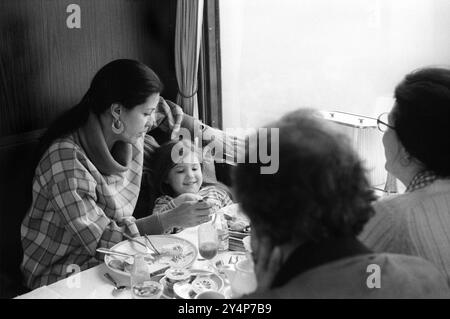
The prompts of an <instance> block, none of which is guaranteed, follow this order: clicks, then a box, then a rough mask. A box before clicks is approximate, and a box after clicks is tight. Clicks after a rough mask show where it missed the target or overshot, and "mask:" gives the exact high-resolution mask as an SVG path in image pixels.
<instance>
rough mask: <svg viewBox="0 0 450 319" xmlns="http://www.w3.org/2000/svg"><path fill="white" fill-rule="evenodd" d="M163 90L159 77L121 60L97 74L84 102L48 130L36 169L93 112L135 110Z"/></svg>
mask: <svg viewBox="0 0 450 319" xmlns="http://www.w3.org/2000/svg"><path fill="white" fill-rule="evenodd" d="M162 90H163V84H162V82H161V81H160V79H159V78H158V76H157V75H156V73H155V72H153V71H152V70H151V69H150V68H149V67H148V66H146V65H145V64H143V63H141V62H139V61H135V60H128V59H119V60H115V61H112V62H110V63H108V64H106V65H105V66H103V67H102V68H101V69H100V70H99V71H98V72H97V74H95V76H94V78H93V79H92V82H91V85H90V87H89V89H88V91H87V92H86V94H85V95H84V96H83V98H82V99H81V101H80V102H79V103H78V104H77V105H75V106H74V107H72V108H71V109H69V110H68V111H67V112H65V113H63V114H62V115H61V116H60V117H58V118H57V119H56V120H55V121H54V122H53V123H52V124H51V125H50V127H49V128H48V129H47V131H46V132H45V134H44V135H43V137H42V138H41V140H40V143H39V146H38V151H37V153H36V156H37V157H36V159H35V163H34V166H36V165H37V164H38V162H39V160H40V158H41V156H42V155H43V154H44V152H45V151H46V150H47V149H48V148H49V147H50V145H51V143H52V142H53V141H54V140H56V139H57V138H59V137H63V136H66V135H68V134H70V133H72V132H74V131H75V130H77V129H78V128H80V127H81V126H82V125H83V124H84V123H85V122H86V121H87V119H88V117H89V113H90V112H92V113H94V114H96V115H99V114H102V113H104V112H106V111H107V110H108V109H109V108H110V106H111V104H113V103H120V104H121V105H122V106H123V107H125V108H127V109H133V108H134V107H135V106H136V105H139V104H142V103H144V102H145V101H146V100H147V98H148V97H149V96H150V95H152V94H156V93H161V91H162Z"/></svg>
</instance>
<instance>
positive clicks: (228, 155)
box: [171, 127, 280, 174]
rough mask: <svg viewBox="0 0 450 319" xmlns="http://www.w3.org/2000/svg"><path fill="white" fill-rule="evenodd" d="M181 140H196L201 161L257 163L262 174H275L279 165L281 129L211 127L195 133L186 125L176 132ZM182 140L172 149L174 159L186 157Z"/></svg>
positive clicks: (174, 160)
mask: <svg viewBox="0 0 450 319" xmlns="http://www.w3.org/2000/svg"><path fill="white" fill-rule="evenodd" d="M177 135H178V137H179V139H180V140H188V141H194V144H195V146H196V147H197V149H198V150H199V151H200V152H199V153H198V154H197V155H199V157H200V158H199V161H200V162H203V161H206V162H208V161H210V160H211V159H213V158H214V159H215V160H216V161H217V160H219V161H220V160H223V161H225V162H227V163H230V164H241V163H254V164H256V163H258V164H259V165H260V166H261V167H260V172H261V174H275V173H277V172H278V168H279V165H280V158H279V146H280V145H279V144H280V143H279V142H280V138H279V137H280V134H279V129H278V128H258V129H254V128H227V129H225V130H224V131H221V130H216V129H213V128H210V127H207V129H204V130H201V129H194V136H193V137H192V136H191V135H192V134H191V131H190V130H188V129H186V128H180V131H179V133H178V134H177ZM184 148H185V146H184V145H183V143H179V144H177V145H176V146H175V147H174V148H173V149H172V153H171V156H172V161H173V162H174V163H177V162H179V161H180V160H181V158H182V157H184V156H185V154H186V153H185V152H184V151H183V149H184Z"/></svg>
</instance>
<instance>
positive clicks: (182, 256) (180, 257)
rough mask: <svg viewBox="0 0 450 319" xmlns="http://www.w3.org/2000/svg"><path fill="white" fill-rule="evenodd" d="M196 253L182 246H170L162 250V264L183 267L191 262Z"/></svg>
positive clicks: (160, 257) (160, 258)
mask: <svg viewBox="0 0 450 319" xmlns="http://www.w3.org/2000/svg"><path fill="white" fill-rule="evenodd" d="M193 254H194V252H193V251H192V250H190V249H188V247H185V246H183V245H181V244H168V245H164V246H163V247H161V249H160V256H159V261H160V262H167V263H169V264H173V265H181V264H184V263H189V262H190V261H191V258H192V255H193Z"/></svg>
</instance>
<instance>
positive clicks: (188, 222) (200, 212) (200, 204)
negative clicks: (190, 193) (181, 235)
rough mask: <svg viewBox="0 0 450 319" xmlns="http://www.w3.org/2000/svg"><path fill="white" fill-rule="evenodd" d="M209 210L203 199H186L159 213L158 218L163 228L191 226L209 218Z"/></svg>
mask: <svg viewBox="0 0 450 319" xmlns="http://www.w3.org/2000/svg"><path fill="white" fill-rule="evenodd" d="M210 210H211V205H209V204H208V203H207V202H205V201H187V202H184V203H181V204H180V206H178V207H175V208H174V209H171V210H169V211H166V212H164V213H161V215H160V220H161V223H162V226H163V228H164V229H170V228H173V227H178V228H186V227H193V226H197V225H199V224H203V223H205V222H207V221H209V220H211V216H210V213H211V211H210Z"/></svg>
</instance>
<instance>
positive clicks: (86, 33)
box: [0, 0, 177, 295]
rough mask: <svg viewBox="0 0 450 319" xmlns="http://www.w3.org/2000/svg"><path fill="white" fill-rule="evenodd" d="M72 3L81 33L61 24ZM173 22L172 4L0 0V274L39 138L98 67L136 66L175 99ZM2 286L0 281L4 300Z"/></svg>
mask: <svg viewBox="0 0 450 319" xmlns="http://www.w3.org/2000/svg"><path fill="white" fill-rule="evenodd" d="M72 3H75V4H78V5H79V6H80V8H81V28H80V29H69V28H68V27H67V25H66V20H67V17H68V16H69V15H70V13H67V12H66V8H67V6H68V5H69V4H72ZM175 17H176V0H19V1H17V0H2V1H0V227H1V229H0V245H1V255H0V264H1V270H2V271H3V270H4V269H6V268H8V269H9V270H11V269H12V270H13V271H14V270H18V258H20V256H21V252H20V251H19V250H17V249H20V232H19V227H20V222H21V220H22V218H23V215H24V213H25V211H26V209H27V203H26V193H27V192H28V191H29V190H28V187H29V186H28V185H29V184H28V181H27V178H28V176H29V171H28V169H29V159H30V158H31V157H32V154H33V147H34V146H35V145H36V142H37V138H38V137H39V136H40V134H41V133H42V131H43V129H45V128H46V127H47V126H48V124H49V123H50V122H51V121H52V120H53V119H54V118H55V117H56V116H58V115H59V114H60V113H61V112H63V111H65V110H67V109H68V108H70V107H71V106H73V105H75V104H76V103H77V102H78V101H79V100H80V99H81V97H82V96H83V94H84V93H85V91H86V90H87V88H88V87H89V84H90V80H91V79H92V77H93V76H94V74H95V72H96V71H97V70H98V69H99V68H100V67H102V66H103V65H104V64H106V63H108V62H110V61H112V60H114V59H118V58H131V59H137V60H140V61H142V62H144V63H146V64H147V65H148V66H150V67H151V68H152V69H154V70H155V72H156V73H157V74H158V75H159V76H160V77H161V79H162V81H163V83H164V85H165V90H164V92H163V94H162V95H163V96H164V97H165V98H168V99H171V100H175V98H176V92H177V84H176V78H175V67H174V38H175V34H174V30H175ZM17 246H19V247H17ZM8 276H9V275H7V276H6V278H7V279H9V278H10V277H8ZM0 280H2V278H1V277H0ZM5 287H6V285H5V284H4V283H2V282H0V288H1V293H2V295H5V294H7V292H5Z"/></svg>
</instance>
